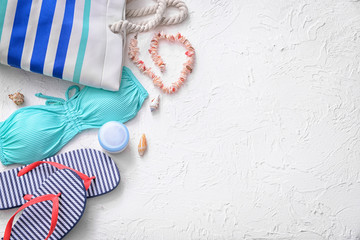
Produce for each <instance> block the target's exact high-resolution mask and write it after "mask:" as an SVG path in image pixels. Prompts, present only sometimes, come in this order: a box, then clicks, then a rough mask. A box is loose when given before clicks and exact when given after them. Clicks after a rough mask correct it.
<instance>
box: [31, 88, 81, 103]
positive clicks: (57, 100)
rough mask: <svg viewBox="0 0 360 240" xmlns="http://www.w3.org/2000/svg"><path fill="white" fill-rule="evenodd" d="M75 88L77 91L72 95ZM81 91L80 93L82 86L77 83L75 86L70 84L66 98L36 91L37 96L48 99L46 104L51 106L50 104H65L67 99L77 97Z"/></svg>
mask: <svg viewBox="0 0 360 240" xmlns="http://www.w3.org/2000/svg"><path fill="white" fill-rule="evenodd" d="M73 89H75V93H74V95H72V97H70V92H71V90H73ZM79 93H80V87H79V86H77V85H73V86H70V87H69V88H68V89H67V91H66V93H65V97H66V100H65V99H62V98H58V97H53V96H47V95H44V94H42V93H36V94H35V96H36V97H39V98H44V99H47V101H46V102H45V105H47V106H49V105H64V103H65V102H66V101H68V100H71V99H73V98H76V97H77V96H78V95H79Z"/></svg>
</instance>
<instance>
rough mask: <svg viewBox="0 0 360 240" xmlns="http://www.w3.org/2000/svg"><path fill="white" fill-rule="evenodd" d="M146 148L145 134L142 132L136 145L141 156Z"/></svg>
mask: <svg viewBox="0 0 360 240" xmlns="http://www.w3.org/2000/svg"><path fill="white" fill-rule="evenodd" d="M146 149H147V142H146V137H145V134H143V135H142V136H141V138H140V142H139V146H138V151H139V155H140V156H143V155H144V153H145V151H146Z"/></svg>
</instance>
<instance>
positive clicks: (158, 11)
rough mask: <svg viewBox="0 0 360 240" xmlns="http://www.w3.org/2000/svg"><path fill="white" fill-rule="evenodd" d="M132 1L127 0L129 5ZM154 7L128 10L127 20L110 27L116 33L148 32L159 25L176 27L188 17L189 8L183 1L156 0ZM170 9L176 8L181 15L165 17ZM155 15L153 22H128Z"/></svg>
mask: <svg viewBox="0 0 360 240" xmlns="http://www.w3.org/2000/svg"><path fill="white" fill-rule="evenodd" d="M131 1H132V0H127V3H129V2H131ZM156 2H157V3H156V4H155V5H153V6H148V7H143V8H140V9H127V10H126V14H125V16H126V19H125V20H119V21H117V22H114V23H112V24H111V25H110V26H109V27H110V29H111V31H112V32H114V33H124V34H126V33H133V32H146V31H149V30H151V29H154V28H155V27H157V26H159V25H174V24H178V23H181V22H183V21H184V20H185V19H186V18H187V16H188V8H187V6H186V4H185V3H184V2H183V1H181V0H156ZM169 7H175V8H177V9H178V10H179V13H178V14H177V15H174V16H170V17H164V14H165V11H166V9H167V8H169ZM151 14H154V17H153V18H152V19H151V20H148V21H143V22H139V23H134V22H131V21H128V20H127V19H128V18H136V17H143V16H148V15H151Z"/></svg>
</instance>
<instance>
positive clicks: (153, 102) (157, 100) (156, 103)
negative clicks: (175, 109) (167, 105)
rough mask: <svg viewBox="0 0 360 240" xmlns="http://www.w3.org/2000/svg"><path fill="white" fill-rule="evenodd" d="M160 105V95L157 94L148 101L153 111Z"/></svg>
mask: <svg viewBox="0 0 360 240" xmlns="http://www.w3.org/2000/svg"><path fill="white" fill-rule="evenodd" d="M159 105H160V95H158V96H157V97H156V98H153V99H152V100H151V103H150V111H151V112H153V111H155V110H156V109H158V108H159Z"/></svg>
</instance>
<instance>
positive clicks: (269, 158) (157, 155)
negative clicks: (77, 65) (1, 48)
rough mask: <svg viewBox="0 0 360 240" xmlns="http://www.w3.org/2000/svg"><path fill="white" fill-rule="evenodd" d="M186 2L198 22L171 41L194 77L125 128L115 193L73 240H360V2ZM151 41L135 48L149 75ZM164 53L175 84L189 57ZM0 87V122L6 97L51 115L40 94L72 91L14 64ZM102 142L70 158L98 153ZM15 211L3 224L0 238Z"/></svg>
mask: <svg viewBox="0 0 360 240" xmlns="http://www.w3.org/2000/svg"><path fill="white" fill-rule="evenodd" d="M148 2H149V4H150V3H151V2H150V1H148ZM186 2H187V3H188V6H189V9H190V18H189V19H188V20H187V21H186V22H184V23H183V24H181V25H179V26H175V27H168V28H163V29H164V30H165V31H166V32H168V33H174V34H175V33H177V32H178V31H180V32H181V33H183V34H184V35H186V36H187V37H188V38H189V40H190V41H191V42H192V43H193V45H194V47H195V48H196V50H197V65H196V69H195V71H194V73H193V74H192V75H191V76H190V77H189V80H188V82H187V84H186V85H185V86H184V87H183V88H182V89H181V91H180V92H179V93H177V94H176V95H173V96H167V95H162V99H161V107H160V110H159V111H158V112H156V113H154V114H151V113H150V111H149V106H148V105H149V100H147V101H146V102H145V104H144V107H143V108H142V109H141V111H140V112H139V114H138V116H137V117H136V118H135V119H134V120H132V121H130V122H129V123H127V126H128V127H129V130H130V132H131V144H130V147H129V148H128V149H127V150H126V151H125V152H123V153H122V154H120V155H117V156H113V157H114V159H115V161H116V162H117V164H118V166H119V169H120V171H121V174H122V182H121V184H120V186H119V188H117V189H116V190H115V191H114V192H112V193H110V194H107V195H105V196H102V197H98V198H96V199H90V200H89V201H88V205H87V209H86V213H85V215H84V216H83V218H82V220H81V222H80V223H79V224H78V225H77V226H76V228H75V229H74V230H73V231H72V232H71V233H70V235H68V237H67V239H154V240H155V239H156V240H158V239H311V240H312V239H314V240H317V239H360V176H359V169H360V1H354V0H274V1H269V0H241V1H239V0H232V1H230V0H227V1H226V0H187V1H186ZM133 4H134V3H133ZM135 4H136V3H135ZM134 6H135V5H134ZM152 34H153V32H152V33H147V34H141V35H140V36H139V39H140V40H139V41H140V45H141V49H142V52H141V53H142V56H143V57H144V59H145V60H146V62H147V64H148V65H151V64H150V63H151V62H150V58H149V56H148V55H149V54H148V53H147V51H146V50H147V49H148V46H149V41H150V38H151V36H152ZM160 48H161V50H160V51H161V54H162V55H163V56H164V59H165V60H166V61H167V63H168V73H167V74H165V76H164V78H165V79H166V80H167V81H171V80H172V79H175V78H176V77H177V73H178V72H179V71H180V69H181V62H182V61H183V60H184V59H185V57H184V56H185V55H183V52H184V51H183V49H182V47H181V46H178V47H174V46H173V45H170V44H167V43H164V44H162V45H161V47H160ZM126 65H127V66H129V67H130V68H131V69H132V70H134V73H135V75H136V76H137V77H138V78H139V79H140V81H141V82H142V83H143V85H144V86H145V87H146V89H147V90H148V91H149V93H150V96H155V94H157V93H159V91H158V90H157V89H155V88H154V87H153V85H152V83H151V81H150V80H149V79H147V78H146V77H144V76H142V75H141V74H140V73H139V72H138V71H137V69H136V68H134V66H133V65H132V64H131V63H129V62H128V61H127V63H126ZM0 84H1V89H0V91H1V95H0V112H1V115H0V117H1V120H4V119H6V118H7V117H8V116H9V115H10V114H11V113H12V112H13V111H15V110H16V109H17V107H16V106H15V105H14V104H13V103H12V102H11V101H10V100H9V99H8V97H7V94H9V93H12V92H15V91H17V90H21V91H22V92H23V93H24V94H25V96H26V105H34V104H42V103H43V101H42V100H40V99H37V98H35V97H34V94H35V93H36V92H43V93H44V94H48V95H55V96H63V95H64V92H65V90H66V89H67V87H68V86H70V85H71V84H70V83H67V82H63V81H60V80H54V79H50V78H46V77H42V76H40V75H37V74H32V73H26V72H23V71H19V70H15V69H10V68H8V67H4V66H0ZM142 133H146V134H147V137H148V142H149V149H148V152H147V153H146V155H145V156H144V157H143V158H140V157H139V156H138V154H137V144H138V140H139V137H140V135H141V134H142ZM96 136H97V131H96V130H91V131H86V132H84V133H82V134H81V135H79V136H77V137H76V138H75V139H74V140H73V141H72V142H71V143H70V144H68V145H67V146H66V147H65V148H64V149H63V150H62V152H64V151H68V150H72V149H76V148H81V147H92V148H99V149H100V146H99V144H98V142H97V138H96ZM9 168H11V167H3V166H1V167H0V169H1V170H6V169H9ZM13 212H14V210H9V211H2V212H0V231H1V233H3V232H2V231H3V229H4V228H5V225H6V222H7V220H8V219H9V217H10V215H11V214H12V213H13Z"/></svg>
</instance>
